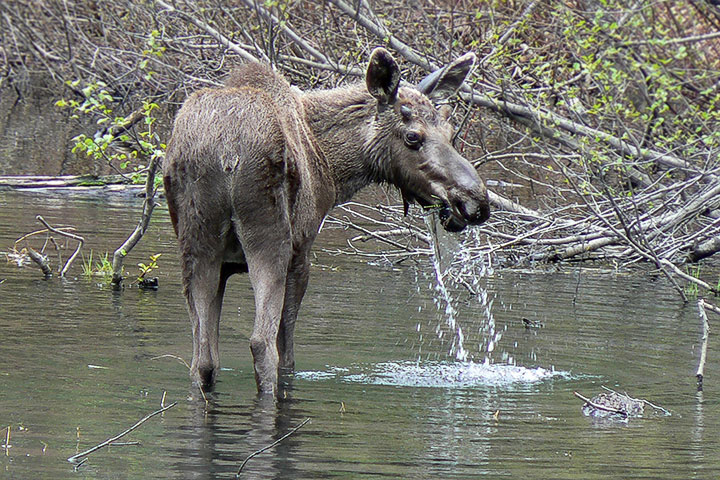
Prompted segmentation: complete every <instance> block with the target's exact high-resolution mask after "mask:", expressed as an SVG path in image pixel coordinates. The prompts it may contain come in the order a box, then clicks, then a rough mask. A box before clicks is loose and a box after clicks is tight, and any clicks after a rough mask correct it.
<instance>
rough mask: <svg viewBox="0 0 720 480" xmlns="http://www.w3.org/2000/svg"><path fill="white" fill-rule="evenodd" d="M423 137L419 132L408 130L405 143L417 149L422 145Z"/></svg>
mask: <svg viewBox="0 0 720 480" xmlns="http://www.w3.org/2000/svg"><path fill="white" fill-rule="evenodd" d="M422 142H423V137H422V135H420V134H419V133H418V132H407V133H406V134H405V145H407V146H408V147H409V148H412V149H413V150H417V149H419V148H420V147H421V146H422Z"/></svg>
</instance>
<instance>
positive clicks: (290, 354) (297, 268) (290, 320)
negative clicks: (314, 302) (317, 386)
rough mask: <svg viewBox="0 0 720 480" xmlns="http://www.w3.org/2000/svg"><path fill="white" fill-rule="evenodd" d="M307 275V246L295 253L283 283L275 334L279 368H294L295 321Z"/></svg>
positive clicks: (308, 269) (308, 268) (308, 262)
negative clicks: (281, 302)
mask: <svg viewBox="0 0 720 480" xmlns="http://www.w3.org/2000/svg"><path fill="white" fill-rule="evenodd" d="M308 243H310V242H308ZM309 276H310V259H309V258H308V248H305V249H304V251H303V252H302V253H298V254H296V255H295V257H294V258H293V260H292V262H291V264H290V269H289V270H288V276H287V281H286V283H285V305H284V307H283V314H282V319H281V320H280V329H279V331H278V336H277V348H278V354H279V355H280V368H283V369H287V370H292V369H294V368H295V348H294V343H293V335H294V333H295V321H296V320H297V316H298V310H299V309H300V303H301V302H302V299H303V296H304V295H305V290H306V289H307V284H308V278H309Z"/></svg>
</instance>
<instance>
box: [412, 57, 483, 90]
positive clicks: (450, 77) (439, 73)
mask: <svg viewBox="0 0 720 480" xmlns="http://www.w3.org/2000/svg"><path fill="white" fill-rule="evenodd" d="M475 59H476V57H475V54H474V53H473V52H468V53H466V54H465V55H463V56H462V57H460V58H458V59H457V60H455V61H454V62H452V63H450V64H448V65H446V66H444V67H443V68H441V69H439V70H435V71H434V72H433V73H431V74H430V75H428V76H427V77H425V78H424V79H423V80H422V81H421V82H420V83H419V84H418V86H417V87H416V88H417V89H418V90H420V91H421V92H422V93H424V94H425V95H427V97H428V98H430V99H431V100H433V101H436V102H439V101H442V100H447V99H448V98H450V97H452V96H453V95H455V94H456V93H457V91H458V90H460V87H462V84H463V82H464V81H465V79H466V78H467V76H468V75H469V74H470V72H471V71H472V69H473V67H474V66H475Z"/></svg>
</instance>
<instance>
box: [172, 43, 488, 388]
mask: <svg viewBox="0 0 720 480" xmlns="http://www.w3.org/2000/svg"><path fill="white" fill-rule="evenodd" d="M474 63H475V55H474V54H472V53H468V54H465V55H463V56H462V57H460V58H458V59H457V60H455V61H454V62H452V63H450V64H449V65H447V66H445V67H444V68H441V69H440V70H437V71H435V72H434V73H432V74H430V75H429V76H428V77H426V78H425V79H424V80H423V81H422V82H421V83H420V84H418V85H417V86H415V87H413V86H409V85H407V86H406V85H402V86H401V85H400V70H399V68H398V65H397V64H396V62H395V60H394V59H393V58H392V56H391V55H390V54H389V53H388V52H387V51H386V50H384V49H382V48H378V49H376V50H374V51H373V52H372V54H371V56H370V59H369V63H368V66H367V70H366V75H365V81H364V82H361V83H358V84H355V85H350V86H346V87H341V88H336V89H331V90H317V91H309V92H300V91H299V90H297V89H295V88H291V86H290V84H289V83H288V82H287V81H286V80H285V79H284V78H283V77H282V76H280V75H279V74H277V73H275V72H274V71H273V70H272V69H271V68H270V67H268V66H266V65H263V64H260V63H248V64H245V65H244V66H243V67H241V68H240V69H238V70H237V71H235V72H234V73H233V74H232V75H231V76H230V78H229V80H228V81H227V83H226V85H225V86H224V87H223V88H217V89H204V90H200V91H198V92H196V93H195V94H193V95H191V96H190V97H189V98H188V99H187V100H186V101H185V103H184V105H183V107H182V108H181V109H180V111H179V112H178V115H177V118H176V119H175V125H174V129H173V133H172V138H171V140H170V142H169V145H168V150H167V155H166V158H165V162H164V167H163V170H164V171H163V180H164V183H165V192H166V196H167V202H168V207H169V211H170V217H171V220H172V224H173V227H174V229H175V233H176V234H177V238H178V244H179V248H180V257H181V267H182V281H183V289H184V294H185V297H186V299H187V307H188V312H189V314H190V322H191V324H192V335H193V358H192V365H191V371H190V374H191V377H192V378H193V380H194V381H195V382H197V383H198V384H199V385H200V386H201V387H203V388H209V387H212V385H213V384H214V382H215V378H216V375H217V372H218V370H219V366H220V359H219V355H218V327H219V321H220V310H221V307H222V300H223V294H224V291H225V283H226V281H227V279H228V277H229V276H231V275H233V274H234V273H241V272H247V273H248V274H249V276H250V282H251V284H252V287H253V291H254V295H255V323H254V328H253V332H252V335H251V337H250V349H251V351H252V354H253V360H254V368H255V379H256V381H257V386H258V390H259V391H260V392H263V393H273V392H275V390H276V386H277V378H278V371H279V369H292V368H293V367H294V351H293V331H294V329H295V322H296V319H297V315H298V309H299V308H300V302H301V301H302V298H303V295H304V294H305V289H306V286H307V282H308V273H309V252H310V247H311V245H312V243H313V240H314V239H315V236H316V235H317V232H318V229H319V227H320V224H321V223H322V220H323V218H324V217H325V215H326V214H327V213H328V211H329V210H330V209H331V208H332V207H333V206H335V205H338V204H340V203H343V202H346V201H348V200H349V199H350V198H351V197H352V196H353V194H354V193H355V192H357V191H358V190H359V189H361V188H362V187H364V186H366V185H368V184H370V183H373V182H385V183H390V184H392V185H394V186H396V187H397V188H398V189H399V190H400V192H401V194H402V197H403V200H404V202H405V205H406V208H407V205H408V203H411V202H416V203H418V204H420V205H421V206H422V207H424V208H430V207H433V208H439V210H440V218H441V221H442V224H443V226H444V227H445V228H446V229H447V230H448V231H459V230H462V229H463V228H465V227H466V226H467V225H477V224H479V223H482V222H483V221H485V220H486V219H487V218H488V217H489V215H490V208H489V204H488V199H487V193H486V191H485V186H484V184H483V182H482V180H481V179H480V178H479V176H478V174H477V172H476V170H475V168H474V167H473V166H472V165H471V164H470V162H468V161H467V160H466V159H464V158H463V157H462V156H461V155H460V154H459V153H458V152H457V151H456V150H455V149H454V148H453V147H452V145H451V137H452V127H451V125H450V123H449V122H448V116H449V108H448V107H441V108H439V109H438V108H436V106H435V104H436V103H437V102H440V101H442V100H445V99H447V98H448V97H450V96H452V95H454V94H455V93H456V92H457V90H458V89H459V88H460V87H461V86H462V83H463V81H464V80H465V77H466V76H467V75H468V73H469V72H470V70H471V69H472V67H473V66H474Z"/></svg>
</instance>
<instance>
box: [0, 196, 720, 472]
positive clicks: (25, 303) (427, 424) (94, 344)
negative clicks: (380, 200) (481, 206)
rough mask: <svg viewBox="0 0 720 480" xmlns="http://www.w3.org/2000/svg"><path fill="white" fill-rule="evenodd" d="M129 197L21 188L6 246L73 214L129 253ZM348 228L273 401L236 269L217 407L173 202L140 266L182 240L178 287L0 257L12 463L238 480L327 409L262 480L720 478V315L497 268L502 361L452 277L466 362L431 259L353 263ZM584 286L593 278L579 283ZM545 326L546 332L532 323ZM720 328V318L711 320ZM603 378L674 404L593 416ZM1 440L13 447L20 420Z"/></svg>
mask: <svg viewBox="0 0 720 480" xmlns="http://www.w3.org/2000/svg"><path fill="white" fill-rule="evenodd" d="M139 207H140V201H139V200H137V199H134V198H132V197H131V196H128V195H116V194H113V195H78V194H73V193H70V192H63V193H54V194H51V195H48V194H42V193H39V192H33V193H30V192H9V191H2V192H0V250H3V251H7V250H8V248H10V247H11V246H12V243H13V242H14V240H15V239H16V238H18V237H19V236H21V235H22V234H24V233H27V232H29V231H32V230H35V229H37V228H38V224H37V222H36V221H35V219H34V216H35V215H37V214H42V215H43V216H44V217H45V218H46V219H47V220H48V221H50V222H52V223H55V224H72V225H74V226H76V227H77V229H78V233H80V234H81V235H84V236H85V237H86V238H87V244H86V247H85V252H86V254H87V253H88V252H89V251H90V249H92V250H93V252H94V254H95V255H97V254H98V253H104V252H105V251H107V250H112V249H114V248H115V246H116V245H118V244H119V242H120V241H121V240H122V238H123V236H124V235H127V233H128V232H129V231H130V230H131V229H132V228H133V227H134V224H135V222H136V218H137V217H136V215H137V212H138V211H139ZM343 238H344V237H343V233H342V232H337V231H325V232H323V233H322V234H321V236H320V238H319V240H318V242H317V243H316V248H315V252H316V256H315V257H314V258H313V267H312V272H311V282H310V287H309V289H308V293H307V295H306V299H305V302H304V304H303V308H302V310H301V313H300V320H299V324H298V328H297V331H296V335H297V336H296V343H297V347H296V349H297V358H296V360H297V374H296V375H295V376H294V377H290V378H287V379H285V381H284V383H283V388H284V392H285V395H286V398H285V400H284V401H282V402H279V403H277V402H274V401H272V400H269V399H267V398H258V397H257V396H256V394H255V382H254V378H253V372H252V364H251V356H250V351H249V348H248V340H247V339H248V336H249V333H250V331H251V326H252V312H253V302H252V291H251V289H250V285H249V283H248V281H247V278H244V277H235V278H233V279H231V281H230V286H229V289H228V292H227V294H226V299H225V306H224V312H223V319H222V323H221V346H220V347H221V360H222V364H223V371H221V372H220V375H219V382H218V385H217V388H216V391H215V392H214V393H213V394H212V395H211V402H210V404H209V407H208V408H207V409H206V408H205V405H204V403H203V402H202V401H198V400H197V395H196V392H195V391H194V390H193V389H192V388H191V386H190V382H189V378H188V375H187V369H186V367H185V366H184V365H182V364H181V363H180V362H179V361H177V360H175V359H172V358H167V357H166V358H162V359H154V358H155V357H158V356H161V355H168V354H171V355H176V356H180V357H183V358H185V359H186V360H187V361H189V360H190V352H191V338H190V331H189V325H188V321H187V314H186V312H185V307H184V303H183V302H184V300H183V298H182V295H181V287H180V282H179V274H178V262H177V256H176V253H175V241H174V238H173V234H172V228H171V227H170V224H169V219H168V217H167V212H166V210H165V209H164V208H162V207H161V208H159V209H158V210H156V214H155V216H154V218H153V222H152V225H151V228H150V231H149V232H148V234H147V236H146V238H145V239H144V240H143V242H142V243H141V244H140V246H139V247H138V249H137V250H136V251H134V252H133V254H132V257H131V258H129V259H128V261H127V265H128V267H129V269H130V271H131V272H134V271H135V270H136V268H135V267H134V265H135V264H136V263H138V262H146V263H147V260H148V257H149V255H151V254H155V253H162V257H161V258H160V269H159V271H158V273H157V275H158V276H159V278H160V289H159V290H158V291H140V290H138V289H136V288H129V289H126V290H125V291H123V292H120V293H118V292H112V291H110V290H109V289H108V288H107V287H104V286H102V285H101V284H99V283H100V282H99V281H98V280H88V279H85V278H83V277H82V275H81V268H80V262H78V264H77V265H76V266H75V267H73V269H72V271H71V272H72V273H71V275H70V277H69V278H67V279H58V278H52V279H50V280H43V279H42V278H41V275H40V273H39V271H37V270H36V269H17V268H16V267H14V266H13V265H12V264H7V263H4V261H3V262H0V281H2V280H3V279H4V281H3V283H1V284H0V332H1V337H0V339H1V341H0V428H3V427H6V426H8V425H9V426H10V427H11V438H10V444H11V445H12V446H11V447H10V448H8V449H3V448H0V472H2V473H0V477H2V478H16V479H28V478H33V479H35V478H38V479H43V478H48V479H64V478H74V479H78V478H83V479H123V478H164V479H174V478H177V479H186V478H200V479H214V478H233V477H234V473H235V472H236V471H237V468H238V467H239V465H240V463H241V462H242V461H243V460H244V459H245V458H246V457H247V456H248V455H249V454H250V453H252V452H254V451H255V450H257V449H259V448H262V447H264V446H265V445H268V444H269V443H271V442H272V441H273V440H275V439H277V438H279V437H280V436H282V435H283V434H284V433H286V432H287V431H288V430H289V429H291V428H292V427H294V426H296V425H298V424H299V423H301V422H302V421H303V420H304V419H305V418H308V417H309V418H311V422H310V423H309V424H307V425H305V426H304V427H303V428H302V429H301V430H299V431H298V432H297V433H295V434H294V435H293V436H291V437H290V438H288V439H287V440H285V441H283V442H282V443H280V444H279V445H277V446H276V447H274V448H272V449H271V450H269V451H267V452H266V453H264V454H261V455H258V456H257V457H255V458H253V459H252V460H250V462H249V463H248V465H247V466H246V467H245V470H244V471H243V477H244V478H277V479H288V478H292V479H299V478H307V479H321V478H458V479H466V478H480V477H484V478H523V477H524V478H542V479H551V478H552V479H575V478H582V479H594V478H660V479H662V478H667V479H677V478H702V479H706V478H717V477H718V476H719V475H720V449H719V447H720V445H718V441H719V440H718V439H720V407H719V405H720V402H718V401H717V395H718V392H720V388H718V385H720V381H718V380H717V379H715V378H714V374H713V372H717V371H718V353H717V348H716V347H715V342H714V341H713V337H711V341H710V349H709V351H708V364H707V365H706V388H705V391H704V392H703V393H698V392H696V388H695V379H694V376H693V375H694V369H695V367H696V361H697V358H698V354H699V344H698V342H699V339H700V323H699V320H698V318H697V312H696V311H695V308H694V306H693V305H687V306H683V305H682V304H681V303H680V302H679V301H678V300H677V296H676V294H675V293H674V292H673V291H672V290H671V289H670V288H669V287H668V286H667V285H666V284H665V283H664V282H663V281H662V279H659V278H656V277H651V276H641V275H593V274H590V273H588V272H581V273H580V274H579V276H578V275H577V272H576V271H575V270H568V271H567V272H560V273H554V274H547V273H544V274H540V273H518V272H502V271H496V272H495V273H494V274H493V276H492V277H490V278H488V279H483V280H482V281H481V282H480V286H482V287H485V288H487V295H488V298H489V299H490V300H492V302H493V303H492V307H491V310H492V315H493V317H494V322H495V329H496V330H497V331H499V332H502V338H501V339H500V340H499V342H498V343H497V345H496V346H495V348H494V351H493V352H492V355H491V356H492V363H491V364H485V359H486V353H487V352H486V351H484V350H483V345H487V343H486V340H487V338H486V337H487V335H486V332H485V331H484V328H485V327H486V322H487V316H486V314H485V312H484V309H483V305H482V304H481V302H479V301H478V299H477V298H473V297H471V296H470V295H469V294H468V293H467V292H464V291H452V292H451V294H452V295H453V297H454V298H455V299H456V302H457V303H456V310H457V312H456V319H455V320H456V322H457V324H458V325H459V326H461V327H462V331H463V332H464V335H465V339H464V348H465V349H466V350H467V353H468V356H467V359H466V360H465V361H464V362H460V361H458V360H457V359H456V355H455V354H454V353H451V349H452V343H453V342H452V338H451V333H452V332H445V333H444V335H443V338H438V332H439V331H444V330H443V329H444V328H445V327H441V328H440V329H438V325H445V323H444V322H445V318H444V310H445V309H444V306H443V305H439V306H440V311H438V308H437V304H438V299H437V292H436V291H435V290H434V289H433V288H429V287H432V285H433V279H434V275H433V269H432V266H431V265H429V264H428V265H422V264H421V265H419V266H413V265H412V264H411V263H412V262H406V263H408V265H404V266H400V267H387V266H377V265H375V266H371V265H368V264H367V263H366V261H365V260H363V259H361V258H356V257H347V256H331V255H328V254H325V253H323V252H322V250H321V249H322V247H330V246H333V245H342V244H343V242H344V240H343ZM578 279H579V282H578ZM523 317H525V318H528V319H531V320H537V321H539V322H541V323H542V324H543V325H544V326H543V327H542V328H538V329H530V330H528V329H526V328H524V324H523V322H522V318H523ZM711 321H712V320H711ZM601 385H606V386H608V387H612V388H614V389H616V390H619V391H627V392H628V393H629V394H631V395H633V396H636V397H642V398H647V399H648V400H651V401H652V402H654V403H657V404H659V405H661V406H663V407H665V408H667V409H668V410H670V411H671V412H672V415H671V416H663V415H646V416H645V417H644V418H640V419H632V420H631V421H630V422H628V423H627V424H624V425H621V424H598V423H596V422H593V420H591V419H589V418H587V417H585V416H583V415H582V412H581V403H582V402H580V401H579V400H578V399H576V398H575V397H574V395H573V391H579V392H581V393H583V394H584V395H586V396H592V395H594V394H596V393H599V392H600V391H602V389H601ZM163 392H166V397H167V400H166V402H172V401H177V402H178V405H177V406H176V407H174V408H173V409H170V410H168V411H167V412H165V413H164V414H163V415H162V416H158V417H155V418H153V419H151V420H149V421H148V422H147V423H145V424H144V425H143V426H141V427H140V428H139V429H138V430H136V431H135V432H133V433H131V434H130V435H128V436H127V437H126V439H127V440H134V441H139V442H141V444H140V445H137V446H123V447H110V448H106V449H103V450H100V451H98V452H96V453H94V454H93V455H91V456H90V459H89V461H88V462H87V464H85V465H83V466H82V467H80V469H79V470H78V471H77V472H75V471H73V468H72V466H71V465H70V464H69V463H68V462H67V461H66V458H67V457H69V456H71V455H73V454H75V453H76V452H77V451H79V450H84V449H86V448H89V447H91V446H93V445H95V444H97V443H99V442H101V441H103V440H105V439H106V438H108V437H110V436H113V435H115V434H117V433H119V432H121V431H123V430H124V429H126V428H128V427H129V426H130V425H132V424H133V423H135V422H136V421H137V420H139V419H140V418H141V417H143V416H144V415H146V414H147V413H150V412H152V411H154V410H156V409H158V408H159V407H160V401H161V397H162V395H163ZM0 437H1V438H0V443H2V444H4V443H5V441H4V440H5V435H4V432H3V433H0Z"/></svg>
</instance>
